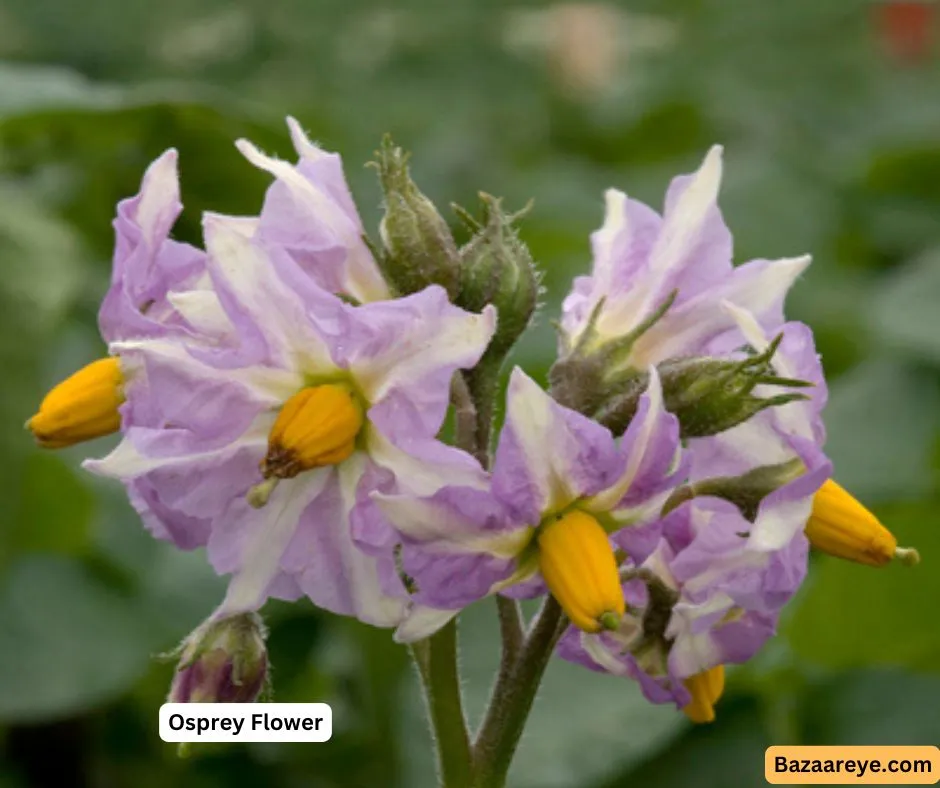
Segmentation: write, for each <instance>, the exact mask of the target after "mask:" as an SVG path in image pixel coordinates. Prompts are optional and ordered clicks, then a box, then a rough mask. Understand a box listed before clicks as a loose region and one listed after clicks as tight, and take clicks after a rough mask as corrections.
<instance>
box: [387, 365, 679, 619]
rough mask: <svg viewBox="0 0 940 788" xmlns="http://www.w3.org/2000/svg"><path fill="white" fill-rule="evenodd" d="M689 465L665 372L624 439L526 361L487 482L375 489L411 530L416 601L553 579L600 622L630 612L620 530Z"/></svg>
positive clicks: (540, 584) (523, 592)
mask: <svg viewBox="0 0 940 788" xmlns="http://www.w3.org/2000/svg"><path fill="white" fill-rule="evenodd" d="M682 473H683V467H682V463H681V461H680V450H679V439H678V424H677V422H676V420H675V418H674V417H673V416H671V415H670V414H668V413H666V411H665V410H664V409H663V405H662V395H661V391H660V388H659V380H658V378H657V377H656V374H655V372H653V373H652V375H651V378H650V385H649V391H647V392H646V393H645V394H644V396H643V398H642V400H641V405H640V409H639V411H638V413H637V417H636V418H635V419H634V420H633V422H632V423H631V425H630V428H629V429H628V430H627V432H626V433H625V434H624V436H623V437H622V439H621V440H620V441H619V445H618V442H617V441H616V440H615V439H614V436H613V435H611V433H610V432H609V431H608V430H607V429H606V428H604V427H602V426H601V425H599V424H597V423H596V422H593V421H591V420H590V419H587V418H585V417H584V416H582V415H580V414H578V413H575V412H574V411H572V410H569V409H567V408H564V407H562V406H561V405H559V404H558V403H556V402H554V401H553V400H552V399H551V397H549V395H548V394H546V393H545V392H544V391H543V390H542V389H541V388H540V387H539V386H538V385H537V384H536V383H535V382H534V381H533V380H532V379H531V378H529V377H527V376H526V375H525V373H523V372H522V371H521V370H519V369H516V370H514V371H513V373H512V378H511V380H510V384H509V393H508V399H507V413H506V422H505V425H504V427H503V430H502V433H501V435H500V439H499V445H498V447H497V449H496V455H495V460H494V464H493V474H492V478H491V481H490V485H489V489H488V490H480V489H471V488H469V487H467V486H462V485H460V484H454V483H451V484H448V485H446V486H443V487H442V488H441V489H440V490H438V491H437V492H436V493H435V494H433V495H431V496H425V497H417V496H409V495H400V494H399V495H388V494H382V493H378V494H376V495H375V496H374V497H375V498H376V499H377V501H378V503H379V505H380V507H381V509H382V511H383V512H384V513H385V514H386V515H387V516H388V518H389V519H390V520H391V522H392V523H393V524H394V525H395V527H396V529H397V530H398V532H399V534H400V536H401V540H402V546H401V565H402V568H403V571H404V572H405V573H407V575H408V576H409V577H411V578H412V579H413V581H414V589H413V592H412V596H413V599H414V600H415V601H417V602H419V603H421V604H425V605H431V606H434V607H454V608H460V607H464V606H466V605H468V604H470V603H471V602H473V601H475V600H477V599H479V598H481V597H483V596H486V595H488V594H491V593H496V592H503V593H505V594H508V595H512V596H522V597H531V596H537V595H539V594H544V593H545V592H546V590H549V591H551V592H552V594H554V596H555V597H556V598H557V599H558V601H559V603H560V604H561V606H562V608H563V609H564V610H565V612H566V613H567V614H568V616H569V617H570V619H571V620H572V622H574V623H575V625H577V626H578V627H579V628H580V629H582V630H583V631H585V632H589V633H597V632H600V631H602V630H608V629H617V628H618V627H619V626H620V622H621V619H622V618H623V616H624V613H625V607H624V599H623V594H622V592H621V589H620V583H619V580H618V568H617V559H616V557H615V553H614V549H615V543H614V542H613V541H612V537H613V539H616V534H617V533H618V532H619V531H620V530H622V529H624V528H626V527H628V526H632V525H637V524H639V523H644V522H648V521H650V520H651V519H653V518H655V517H656V516H658V512H659V508H660V507H661V506H662V504H663V502H664V501H665V500H666V498H667V496H668V495H669V493H670V492H671V490H672V487H673V486H674V485H675V483H676V480H677V479H681V478H683V476H682Z"/></svg>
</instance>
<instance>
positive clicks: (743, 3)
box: [0, 0, 940, 788]
mask: <svg viewBox="0 0 940 788" xmlns="http://www.w3.org/2000/svg"><path fill="white" fill-rule="evenodd" d="M938 50H940V9H938V8H936V7H935V6H934V5H933V4H932V3H923V4H917V3H901V2H883V3H874V2H853V1H852V0H833V1H832V2H820V1H819V0H787V2H772V1H771V0H675V1H674V2H671V3H668V4H666V3H660V2H653V0H647V2H639V1H638V2H630V3H626V2H625V3H620V4H615V3H582V4H577V3H569V4H535V3H533V4H518V5H509V4H507V3H504V2H496V1H495V0H450V2H448V3H446V4H443V3H442V4H431V3H419V2H399V3H396V4H394V5H391V4H383V3H378V2H367V1H366V0H344V2H339V1H338V0H328V1H324V2H313V0H264V2H261V1H260V0H164V1H163V2H162V3H149V2H143V0H84V1H83V2H79V1H78V0H0V368H2V370H3V371H2V375H3V378H2V384H0V425H2V427H0V442H2V443H0V451H2V459H3V472H2V474H0V494H2V499H0V500H2V506H0V512H2V514H0V517H2V523H0V754H2V760H0V788H26V787H27V786H28V787H29V788H33V786H56V788H83V786H89V787H92V786H93V787H94V788H99V787H100V788H122V787H123V786H129V787H131V788H151V786H153V787H156V786H167V785H173V786H183V787H184V788H215V786H233V787H240V786H254V785H265V786H269V788H295V787H299V786H311V787H313V786H323V787H324V788H326V787H330V788H332V787H333V786H335V787H337V788H339V787H340V786H347V787H350V788H352V787H356V788H359V787H363V788H372V787H373V786H389V787H390V788H394V786H408V787H411V786H414V787H415V788H423V787H424V786H431V785H433V765H432V761H431V755H430V746H429V741H428V737H427V733H426V730H425V727H424V723H423V721H422V717H421V711H422V710H421V704H420V701H419V696H418V693H417V689H416V686H415V683H414V678H413V676H412V673H411V670H410V668H409V666H408V663H407V659H406V655H405V653H404V651H403V650H402V649H401V648H399V647H396V646H394V645H393V644H392V643H391V641H390V638H389V636H388V633H386V632H383V631H378V630H369V629H366V628H363V627H360V626H358V625H355V624H354V623H352V622H349V621H346V620H339V619H336V618H334V617H331V616H328V615H324V614H321V613H318V612H317V611H315V610H313V609H312V608H311V607H310V606H307V605H286V604H272V605H270V606H269V609H268V612H269V623H270V624H271V628H272V634H271V639H270V650H271V656H272V662H273V664H274V670H275V672H274V682H275V687H276V697H277V698H278V699H280V700H283V701H303V700H308V701H327V702H329V703H331V704H332V705H333V708H334V715H335V716H334V720H335V722H334V735H333V739H332V740H331V741H330V742H329V743H328V744H322V745H316V746H312V745H307V746H303V745H296V744H295V745H276V744H267V745H253V746H234V747H230V748H213V749H208V750H207V751H205V752H201V753H200V752H198V751H197V753H196V755H197V757H194V758H191V759H189V760H179V759H178V758H177V757H176V754H175V750H174V749H173V747H172V745H167V744H163V743H162V742H161V741H160V740H159V739H158V736H157V731H156V722H157V709H158V706H159V705H160V703H161V702H162V700H163V698H164V695H165V692H166V688H167V686H168V684H169V680H170V676H171V673H172V669H173V666H172V664H171V663H169V662H160V661H156V660H154V659H153V656H154V655H156V654H159V653H161V652H165V651H167V650H169V649H170V648H172V647H173V646H174V645H175V643H176V642H178V641H179V640H180V639H181V638H182V637H183V636H184V635H185V634H186V633H187V632H189V631H190V629H191V628H192V627H194V626H195V625H196V624H198V623H199V621H201V620H202V618H203V617H204V616H205V615H206V614H208V613H209V612H210V611H211V610H212V609H213V607H214V606H215V604H216V603H217V601H218V599H219V598H220V593H221V589H222V587H223V583H222V581H220V580H219V579H218V578H216V577H214V576H213V574H212V573H211V571H210V570H208V569H207V567H206V565H205V561H204V557H203V556H202V555H201V554H200V553H195V554H180V553H178V552H176V551H174V550H173V549H171V548H170V547H167V546H166V545H163V544H158V543H155V542H154V541H152V540H151V539H150V538H149V537H148V536H147V535H146V533H145V532H144V531H143V529H142V528H141V526H140V524H139V522H138V521H137V519H136V518H135V516H134V514H133V512H132V511H131V509H130V507H129V506H128V505H127V503H126V501H125V499H124V497H123V494H122V491H121V489H120V488H119V487H118V486H117V485H116V484H110V483H105V482H103V481H102V480H99V479H95V478H92V477H90V476H89V475H88V474H86V473H84V472H83V471H82V470H81V468H80V467H79V463H80V460H81V459H82V458H83V457H85V456H88V455H89V454H92V455H100V454H103V453H104V452H106V451H107V450H108V449H109V447H110V446H111V445H112V443H113V440H111V439H107V440H102V441H99V442H98V444H97V445H92V446H90V447H88V446H85V447H78V448H76V449H73V450H69V451H65V452H61V453H57V454H52V453H43V452H40V451H39V450H37V449H36V448H35V447H34V446H33V444H32V441H31V439H30V437H29V435H28V434H27V433H26V432H25V431H24V430H23V429H22V426H21V425H22V424H23V422H24V420H25V419H26V418H28V417H29V416H30V415H31V414H32V412H33V409H34V408H35V406H36V405H37V403H38V402H39V399H40V398H41V396H42V393H43V392H44V390H46V389H47V388H48V387H49V386H50V385H51V384H53V383H54V382H56V381H57V380H58V379H60V378H61V377H63V376H64V375H66V374H68V373H69V372H71V371H72V370H74V369H75V368H77V367H79V366H81V365H83V364H84V363H87V362H88V361H91V360H92V359H94V358H96V357H98V356H100V355H101V354H102V353H103V350H104V349H103V346H102V344H101V341H100V339H99V337H98V335H97V331H96V327H95V313H96V309H97V304H98V302H99V300H100V298H101V296H102V295H103V293H104V291H105V288H106V283H107V278H108V274H109V266H110V254H111V244H112V233H111V227H110V222H111V218H112V216H113V211H114V204H115V202H116V201H117V200H118V199H120V198H121V197H123V196H126V195H130V194H132V193H134V192H135V191H136V189H137V186H138V183H139V179H140V176H141V174H142V173H143V170H144V169H145V167H146V165H147V164H148V162H149V161H150V160H151V159H152V158H153V157H155V156H156V155H157V154H159V153H160V152H161V151H162V150H164V149H165V148H167V147H169V146H175V147H177V148H178V149H179V151H180V156H181V167H182V173H183V197H184V201H185V203H186V207H187V212H186V215H185V217H184V219H183V220H182V222H181V224H180V225H179V226H178V228H177V235H178V237H180V238H183V239H187V240H193V241H197V240H198V228H199V215H200V212H201V211H202V210H204V209H208V208H212V209H214V210H219V211H224V212H234V213H251V212H256V211H257V210H258V208H259V206H260V204H261V199H262V195H263V192H264V189H265V187H266V185H267V183H268V180H267V176H266V175H264V174H262V173H260V172H258V171H256V170H254V169H253V168H252V167H251V166H250V165H248V164H247V162H245V161H244V160H242V159H241V157H240V156H239V154H238V153H237V151H236V150H235V148H234V146H233V145H232V142H233V141H234V140H235V139H236V138H238V137H240V136H247V137H250V138H251V139H252V140H254V141H255V142H256V143H258V144H259V145H260V146H261V147H262V148H264V149H266V150H268V151H270V152H276V153H279V154H280V155H281V156H284V157H288V156H292V155H293V154H292V151H291V148H290V143H289V140H288V137H287V133H286V128H285V126H284V123H283V118H284V116H285V115H286V114H288V113H290V114H293V115H295V116H296V117H297V118H298V119H299V120H300V121H301V122H302V124H303V125H304V126H305V127H306V128H307V129H308V130H309V131H310V132H311V134H312V136H313V137H314V138H315V139H317V140H319V141H320V142H321V143H322V144H323V145H324V146H325V147H326V148H328V149H331V150H338V151H340V152H341V153H342V154H343V156H344V159H345V162H346V166H347V172H348V177H349V179H350V181H351V183H352V186H353V190H354V193H355V194H356V196H357V198H358V200H359V202H360V205H361V207H362V211H363V215H364V217H365V219H366V221H367V226H368V227H369V228H370V231H374V228H375V223H376V222H377V220H378V217H379V213H378V204H379V199H380V195H379V190H378V187H377V184H376V183H375V179H374V174H373V173H372V171H370V170H366V169H364V168H363V166H362V164H363V163H364V162H365V161H366V160H367V159H369V158H370V157H371V152H372V150H373V149H374V148H375V147H376V145H377V143H378V141H379V140H380V138H381V135H382V134H383V133H384V132H386V131H391V132H392V133H393V134H394V136H395V139H396V141H398V142H399V143H400V144H403V145H404V146H405V147H407V148H409V149H411V150H413V151H414V152H415V156H414V175H415V178H416V180H417V181H418V182H419V184H420V185H421V186H422V187H423V188H424V189H425V191H426V192H427V193H428V194H429V195H430V196H431V197H432V198H433V199H434V200H435V201H436V202H438V204H439V205H442V206H446V205H447V204H448V203H449V202H450V201H457V202H460V203H462V204H464V205H473V203H474V202H475V199H476V198H475V194H476V192H477V191H478V190H485V191H487V192H490V193H493V194H496V195H503V196H504V197H506V201H507V204H508V205H509V207H511V208H513V207H519V206H521V205H522V204H524V202H525V201H526V200H528V198H529V197H534V198H535V200H536V203H535V208H534V210H533V212H532V213H531V214H530V216H529V217H528V218H527V219H526V220H525V222H524V226H523V235H524V237H525V239H526V240H527V241H528V242H529V243H530V244H531V247H532V250H533V252H534V253H535V256H536V258H537V259H538V260H539V261H540V262H541V264H542V266H543V267H544V269H545V271H546V285H547V289H548V292H547V295H546V308H545V312H544V316H543V318H542V320H541V321H540V323H539V325H538V327H537V328H536V330H535V331H534V332H533V333H532V335H531V336H530V337H528V338H527V339H526V340H525V341H524V343H523V344H522V346H521V347H520V348H519V352H518V359H517V360H518V361H519V362H520V363H522V364H523V365H524V366H526V367H527V368H528V369H529V370H531V371H533V372H534V373H536V374H537V375H544V373H545V370H546V369H547V366H548V365H549V364H550V362H551V360H552V353H553V348H554V339H553V336H552V330H551V327H550V325H549V318H551V317H553V316H554V315H555V314H556V312H557V308H558V303H559V301H560V299H561V298H562V297H563V295H564V293H565V292H566V290H567V287H568V284H569V281H570V279H571V277H572V276H573V275H575V274H578V273H583V272H585V271H586V270H587V267H588V265H589V247H588V234H589V233H590V232H591V231H592V230H593V229H595V228H596V227H597V226H598V225H599V223H600V221H601V218H602V209H603V202H602V192H603V190H604V189H605V188H606V187H608V186H617V187H619V188H622V189H625V190H627V191H628V192H629V193H630V194H631V195H633V196H637V197H639V198H642V199H644V200H647V201H650V202H651V203H652V204H653V205H655V206H657V207H659V206H661V200H662V194H663V190H664V188H665V185H666V183H667V181H668V178H669V177H671V175H673V174H676V173H679V172H687V171H690V170H691V169H693V168H694V167H695V166H697V163H698V161H699V160H700V157H701V156H702V155H703V154H704V152H705V150H706V149H707V147H708V146H709V145H710V144H712V143H713V142H722V143H723V144H724V145H725V147H726V179H725V183H724V187H723V192H722V206H723V208H724V211H725V216H726V219H727V221H728V223H729V224H730V226H731V227H732V229H733V231H734V233H735V236H736V250H735V254H736V259H737V260H739V261H744V260H747V259H750V258H752V257H776V256H790V255H797V254H801V253H804V252H812V254H813V255H814V258H815V263H814V265H813V266H812V267H811V269H810V271H809V272H808V273H807V274H806V275H805V276H804V278H803V279H802V280H801V281H800V282H799V283H798V285H797V286H796V288H795V290H794V292H793V294H792V296H791V298H790V301H789V313H790V314H791V315H792V316H793V317H795V318H799V319H803V320H805V321H807V322H809V323H810V324H811V325H812V326H813V328H814V329H815V330H816V332H817V338H818V345H819V349H820V351H821V352H822V354H823V358H824V363H825V366H826V368H827V372H828V374H829V376H830V379H831V381H832V394H831V400H830V405H829V408H828V411H827V412H828V425H829V431H830V444H829V447H830V449H831V455H832V456H833V458H834V460H835V463H836V469H837V471H836V475H837V478H838V479H839V480H840V481H841V482H842V483H843V484H845V485H847V486H849V487H850V488H852V489H853V490H854V491H855V492H856V493H857V494H858V495H859V497H861V498H862V499H863V500H864V501H866V502H867V503H869V504H871V505H872V506H873V507H874V508H875V509H876V511H877V512H878V513H879V514H880V515H882V516H883V518H884V520H885V521H886V522H887V523H888V524H889V525H890V526H891V527H892V528H893V529H894V530H895V532H896V534H897V535H898V538H899V541H900V542H901V543H902V544H912V545H916V546H917V547H918V548H920V550H921V553H922V555H923V558H924V563H923V564H922V565H921V566H920V567H918V568H917V569H904V568H901V567H898V566H890V567H888V568H886V569H882V570H873V569H868V568H864V567H859V566H853V565H847V564H842V563H839V562H837V561H835V560H832V559H828V558H826V557H815V558H814V560H813V565H812V568H811V578H810V579H809V581H808V582H807V583H806V585H805V587H804V589H803V590H802V592H801V594H800V596H799V597H798V598H797V599H796V600H795V601H794V603H793V604H792V605H791V606H790V608H788V610H787V613H786V616H785V620H784V622H783V624H782V626H781V630H782V632H781V636H780V637H778V638H777V639H776V640H775V641H773V642H772V643H771V644H770V645H769V646H768V647H767V648H766V649H765V650H764V651H763V652H762V654H761V655H760V656H759V658H758V659H756V660H755V661H754V662H752V663H751V664H750V665H748V666H746V667H744V668H741V669H738V670H737V671H735V672H733V673H732V674H731V679H730V686H729V690H728V693H727V696H726V698H725V699H724V700H723V702H722V704H721V705H720V707H719V719H718V721H717V722H716V723H715V724H714V725H712V726H707V727H704V728H697V729H693V728H692V727H691V726H690V725H689V724H688V723H686V721H685V719H684V717H683V716H682V715H681V714H678V713H676V712H675V711H674V710H672V709H668V708H663V707H651V706H649V705H648V704H647V703H646V702H645V701H643V699H642V698H641V697H640V695H639V693H638V692H637V691H636V689H635V687H634V686H632V685H631V684H629V683H628V682H624V681H618V680H616V679H607V678H605V677H601V676H597V675H593V674H590V673H589V672H587V671H583V670H580V669H578V668H575V667H572V666H569V665H564V664H558V665H553V666H552V668H551V669H550V671H549V676H548V679H547V681H546V685H545V687H544V689H543V691H542V693H541V695H540V697H539V699H538V701H537V703H536V707H535V710H534V714H533V718H532V722H531V725H530V727H529V730H528V733H527V735H526V737H525V739H524V741H523V745H522V748H521V751H520V753H519V756H518V761H517V764H516V767H515V768H514V771H513V773H512V777H511V783H512V784H513V785H515V786H519V787H520V788H581V787H585V788H615V787H616V786H632V785H643V786H663V787H664V788H667V787H672V786H685V785H692V784H694V785H696V786H700V787H701V788H707V787H708V786H715V787H716V788H717V787H718V786H752V785H753V786H758V785H763V784H764V781H763V771H762V769H763V767H762V764H763V749H764V748H765V747H766V746H768V745H769V744H786V743H792V744H797V743H800V744H892V743H896V744H917V743H923V744H935V743H937V742H940V623H938V622H940V614H938V602H940V571H938V565H940V564H938V561H940V510H938V502H940V475H938V469H940V450H938V449H940V444H938V440H937V438H938V434H940V100H938V97H940V57H938V54H937V53H938ZM494 619H495V613H494V611H493V610H492V608H491V605H490V604H489V603H486V604H481V605H479V606H477V607H476V608H473V609H471V610H470V611H469V612H468V613H467V614H465V616H464V623H463V627H462V638H463V645H464V670H465V676H466V681H465V687H466V694H467V702H468V706H469V708H470V711H471V712H472V713H473V714H478V713H479V711H480V709H481V706H482V703H483V702H484V699H485V696H486V693H487V690H488V682H489V676H490V673H491V671H492V669H493V666H494V662H495V657H496V642H495V626H494Z"/></svg>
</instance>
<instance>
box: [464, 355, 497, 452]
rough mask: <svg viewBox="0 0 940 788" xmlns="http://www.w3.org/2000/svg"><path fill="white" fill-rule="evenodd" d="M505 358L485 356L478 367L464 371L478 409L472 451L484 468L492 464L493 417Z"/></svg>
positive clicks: (468, 388) (469, 390)
mask: <svg viewBox="0 0 940 788" xmlns="http://www.w3.org/2000/svg"><path fill="white" fill-rule="evenodd" d="M502 365H503V359H496V360H495V361H494V360H492V359H487V358H484V359H483V360H482V361H481V362H480V363H479V364H478V365H477V366H476V367H474V368H473V369H471V370H468V371H467V372H465V373H464V380H465V381H466V385H467V391H468V393H469V395H470V400H471V401H472V402H473V407H474V409H475V411H476V430H475V433H474V436H473V441H472V443H473V449H472V451H471V453H472V454H473V455H474V456H475V457H476V458H477V460H479V462H480V464H481V465H482V466H483V467H484V468H488V467H489V464H490V443H491V441H492V435H493V418H494V416H495V414H496V395H497V393H499V371H500V369H501V368H502Z"/></svg>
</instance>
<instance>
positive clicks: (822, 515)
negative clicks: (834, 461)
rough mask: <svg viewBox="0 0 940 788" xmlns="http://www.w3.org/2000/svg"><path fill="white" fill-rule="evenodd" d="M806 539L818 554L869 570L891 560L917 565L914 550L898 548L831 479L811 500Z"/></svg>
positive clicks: (917, 557) (862, 508)
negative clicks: (868, 567) (852, 562)
mask: <svg viewBox="0 0 940 788" xmlns="http://www.w3.org/2000/svg"><path fill="white" fill-rule="evenodd" d="M806 536H807V537H808V538H809V542H810V544H811V545H812V546H813V547H815V548H816V549H817V550H822V551H823V552H824V553H829V554H830V555H834V556H836V557H838V558H845V559H847V560H849V561H854V562H856V563H859V564H867V565H868V566H884V565H885V564H887V563H889V562H890V561H891V560H892V559H894V558H897V559H898V560H900V561H901V562H902V563H904V564H907V565H909V566H911V565H914V564H916V563H918V562H919V561H920V555H919V554H918V552H917V551H916V550H915V549H913V548H905V547H898V540H897V539H895V537H894V534H892V533H891V532H890V531H889V530H888V529H887V528H885V527H884V526H883V525H882V524H881V523H880V522H879V521H878V518H877V517H875V515H873V514H872V513H871V512H870V511H868V509H866V508H865V507H864V506H862V504H861V503H859V501H858V500H856V499H855V498H854V497H853V496H852V495H851V494H850V493H849V492H848V491H846V490H845V489H844V488H843V487H841V486H840V485H838V484H837V483H836V482H834V481H833V480H832V479H829V480H828V481H827V482H826V483H825V484H823V486H822V487H820V488H819V491H818V492H817V493H816V495H815V497H814V498H813V513H812V515H811V516H810V518H809V522H808V523H807V524H806Z"/></svg>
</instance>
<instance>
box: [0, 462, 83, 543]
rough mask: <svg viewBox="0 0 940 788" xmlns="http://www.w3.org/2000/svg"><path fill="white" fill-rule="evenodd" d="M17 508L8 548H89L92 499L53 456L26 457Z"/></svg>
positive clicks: (62, 463) (66, 468)
mask: <svg viewBox="0 0 940 788" xmlns="http://www.w3.org/2000/svg"><path fill="white" fill-rule="evenodd" d="M22 484H23V487H22V494H21V496H20V501H19V508H18V510H17V511H16V514H15V517H14V518H13V520H12V523H11V525H12V529H11V530H10V532H9V534H8V538H9V545H10V547H11V549H13V550H17V551H47V552H61V553H73V554H76V553H81V552H84V551H85V549H86V548H87V546H88V541H89V525H90V521H91V515H92V509H93V507H94V500H93V496H92V495H91V493H90V492H89V491H88V489H87V488H86V487H85V486H84V485H83V484H82V483H81V482H80V481H79V479H78V478H77V477H76V475H75V472H74V471H73V470H72V469H71V467H70V466H69V465H67V464H66V463H65V462H63V460H62V459H61V458H60V457H59V456H58V455H56V454H52V453H49V452H43V451H42V450H39V449H36V450H35V451H34V452H32V453H30V454H28V455H27V457H26V462H25V472H24V475H23V481H22Z"/></svg>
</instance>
